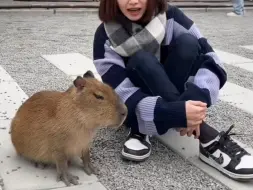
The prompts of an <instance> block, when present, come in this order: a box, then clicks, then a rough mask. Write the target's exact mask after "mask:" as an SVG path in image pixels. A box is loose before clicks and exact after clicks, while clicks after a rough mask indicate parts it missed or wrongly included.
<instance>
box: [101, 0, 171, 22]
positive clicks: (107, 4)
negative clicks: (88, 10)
mask: <svg viewBox="0 0 253 190" xmlns="http://www.w3.org/2000/svg"><path fill="white" fill-rule="evenodd" d="M167 7H168V4H167V0H147V10H146V12H145V14H144V15H143V17H142V18H141V21H142V22H149V21H150V20H151V18H152V16H153V15H154V13H155V15H157V14H159V13H164V12H165V11H166V10H167ZM119 14H121V11H120V9H119V6H118V3H117V0H100V6H99V13H98V15H99V19H100V20H101V21H102V22H109V21H115V20H116V18H117V17H118V16H119Z"/></svg>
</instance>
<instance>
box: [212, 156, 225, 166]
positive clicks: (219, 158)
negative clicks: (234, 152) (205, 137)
mask: <svg viewBox="0 0 253 190" xmlns="http://www.w3.org/2000/svg"><path fill="white" fill-rule="evenodd" d="M210 157H211V158H212V159H213V160H214V161H215V162H217V163H218V164H220V165H221V164H222V163H223V162H224V157H223V155H222V154H221V153H220V156H219V157H218V158H217V157H215V156H213V155H212V154H210Z"/></svg>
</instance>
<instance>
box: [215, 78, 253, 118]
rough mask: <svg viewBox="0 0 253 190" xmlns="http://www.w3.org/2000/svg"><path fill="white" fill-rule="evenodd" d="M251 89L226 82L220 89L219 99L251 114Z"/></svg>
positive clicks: (252, 110)
mask: <svg viewBox="0 0 253 190" xmlns="http://www.w3.org/2000/svg"><path fill="white" fill-rule="evenodd" d="M252 97H253V91H251V90H249V89H247V88H243V87H241V86H238V85H236V84H233V83H230V82H227V83H226V84H225V85H224V87H223V88H222V89H221V91H220V99H221V100H222V101H225V102H227V103H229V104H231V105H233V106H235V107H237V108H240V109H242V110H243V111H246V112H248V113H250V114H253V101H252Z"/></svg>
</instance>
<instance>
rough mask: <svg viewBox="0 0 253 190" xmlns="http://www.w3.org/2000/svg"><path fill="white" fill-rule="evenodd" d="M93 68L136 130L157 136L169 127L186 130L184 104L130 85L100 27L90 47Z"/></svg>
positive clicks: (121, 61) (122, 67)
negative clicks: (121, 103)
mask: <svg viewBox="0 0 253 190" xmlns="http://www.w3.org/2000/svg"><path fill="white" fill-rule="evenodd" d="M93 59H94V64H95V67H96V69H97V71H98V73H99V75H100V76H101V78H102V81H103V82H104V83H107V84H109V85H110V86H111V87H112V88H113V89H114V90H115V91H116V93H117V94H118V95H119V97H120V98H121V100H122V101H123V102H124V103H125V104H126V106H127V108H128V118H127V120H128V121H131V122H130V124H131V125H136V126H131V128H133V127H137V128H138V131H139V132H141V133H143V134H148V135H157V134H158V135H161V134H164V133H166V132H167V130H168V129H169V128H175V127H182V128H183V127H186V126H187V125H186V123H187V122H186V113H185V101H178V102H166V101H165V100H163V99H162V98H161V97H159V96H149V95H148V94H145V93H143V92H142V91H141V89H140V88H138V87H136V86H134V85H133V83H132V82H131V81H130V79H129V78H128V77H127V75H126V70H125V64H124V61H123V59H122V58H121V57H120V56H119V55H118V54H117V53H116V52H114V51H113V50H112V49H111V48H110V43H109V41H108V37H107V35H106V33H105V29H104V26H103V24H101V25H100V26H99V27H98V29H97V31H96V32H95V37H94V44H93Z"/></svg>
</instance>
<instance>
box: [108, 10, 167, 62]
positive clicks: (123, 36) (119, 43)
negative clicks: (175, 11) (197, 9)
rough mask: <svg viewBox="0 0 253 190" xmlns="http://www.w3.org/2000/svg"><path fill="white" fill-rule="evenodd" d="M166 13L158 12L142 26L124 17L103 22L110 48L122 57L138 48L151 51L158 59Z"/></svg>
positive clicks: (129, 54) (127, 55)
mask: <svg viewBox="0 0 253 190" xmlns="http://www.w3.org/2000/svg"><path fill="white" fill-rule="evenodd" d="M165 27H166V14H165V13H164V14H158V15H157V16H155V17H153V18H152V20H151V21H150V22H149V23H147V24H146V26H145V27H143V26H142V25H140V24H137V23H132V22H131V21H129V20H128V19H126V18H125V17H124V19H123V20H122V18H121V22H109V23H105V31H106V33H107V36H108V37H109V41H110V43H111V48H112V49H113V50H114V51H115V52H117V53H118V54H119V55H121V56H123V57H129V56H131V55H133V54H134V53H136V52H137V51H139V50H144V51H147V52H150V53H152V54H153V55H155V56H156V57H157V58H158V59H160V45H161V43H162V41H163V39H164V36H165Z"/></svg>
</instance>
